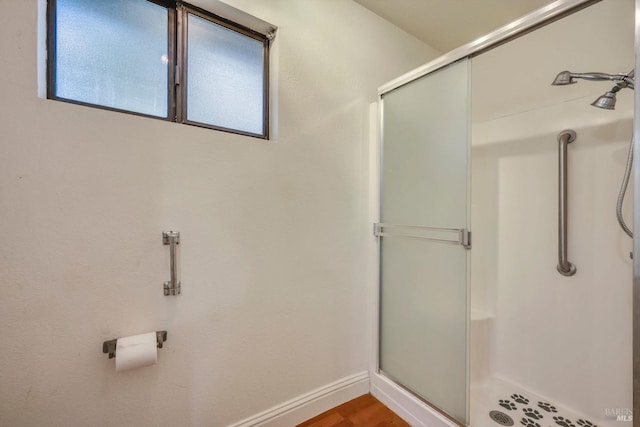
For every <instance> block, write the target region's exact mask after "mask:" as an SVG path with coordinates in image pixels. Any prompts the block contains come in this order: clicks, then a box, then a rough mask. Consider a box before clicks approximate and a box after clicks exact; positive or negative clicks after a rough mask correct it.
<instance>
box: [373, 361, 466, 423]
mask: <svg viewBox="0 0 640 427" xmlns="http://www.w3.org/2000/svg"><path fill="white" fill-rule="evenodd" d="M370 380H371V394H372V395H373V396H375V398H376V399H378V400H379V401H381V402H382V403H384V404H385V405H387V406H388V407H389V408H390V409H391V410H392V411H394V412H395V413H396V414H398V415H399V416H400V417H401V418H403V419H404V420H405V421H407V422H408V423H409V424H411V425H412V426H413V427H459V426H458V425H457V424H455V423H454V422H452V421H450V420H448V419H447V418H445V417H444V416H443V415H441V414H439V413H438V412H436V411H435V410H433V409H431V408H430V407H429V406H428V405H427V404H426V403H424V402H422V401H421V400H420V399H418V398H416V397H415V396H413V395H412V394H411V393H409V392H408V391H406V390H404V389H403V388H401V387H399V386H398V385H396V384H394V383H393V382H392V381H391V380H389V379H388V378H386V377H385V376H383V375H380V374H377V373H374V374H372V375H371V379H370Z"/></svg>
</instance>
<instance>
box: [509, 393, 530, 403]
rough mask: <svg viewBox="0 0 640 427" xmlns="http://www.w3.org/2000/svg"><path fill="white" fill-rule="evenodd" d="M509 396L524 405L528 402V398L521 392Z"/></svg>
mask: <svg viewBox="0 0 640 427" xmlns="http://www.w3.org/2000/svg"><path fill="white" fill-rule="evenodd" d="M511 398H512V399H513V400H515V401H516V402H518V403H522V404H523V405H526V404H527V403H529V399H527V398H526V397H524V396H523V395H521V394H512V395H511Z"/></svg>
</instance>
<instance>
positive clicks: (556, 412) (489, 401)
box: [471, 379, 615, 427]
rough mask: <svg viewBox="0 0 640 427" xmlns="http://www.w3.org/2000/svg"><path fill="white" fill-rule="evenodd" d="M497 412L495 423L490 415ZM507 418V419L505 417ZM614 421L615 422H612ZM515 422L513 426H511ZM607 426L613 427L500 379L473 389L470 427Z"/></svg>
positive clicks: (491, 380) (489, 381)
mask: <svg viewBox="0 0 640 427" xmlns="http://www.w3.org/2000/svg"><path fill="white" fill-rule="evenodd" d="M492 411H497V414H496V412H494V415H495V416H494V418H496V419H497V421H495V420H493V419H492V418H491V417H490V415H489V414H490V413H491V412H492ZM503 414H504V415H506V416H507V417H505V416H504V415H503ZM613 421H615V420H613ZM511 422H512V424H511ZM511 425H513V426H516V427H521V426H525V427H605V426H608V425H611V424H609V423H603V422H601V421H599V420H598V421H597V422H596V421H595V420H591V419H589V418H588V417H585V416H583V415H580V414H579V413H576V412H574V411H571V410H569V409H567V408H565V407H563V406H562V405H560V404H557V403H554V402H550V401H549V400H547V399H544V398H542V397H540V396H538V395H536V394H534V393H532V392H530V391H527V390H524V389H522V388H520V387H517V386H515V385H513V384H510V383H507V382H505V381H501V380H498V379H490V380H488V381H486V382H485V384H484V385H483V386H473V387H472V388H471V427H498V426H511Z"/></svg>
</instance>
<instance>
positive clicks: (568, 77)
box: [551, 70, 635, 89]
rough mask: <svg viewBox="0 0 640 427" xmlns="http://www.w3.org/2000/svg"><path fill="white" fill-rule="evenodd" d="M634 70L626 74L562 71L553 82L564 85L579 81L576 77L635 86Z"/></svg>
mask: <svg viewBox="0 0 640 427" xmlns="http://www.w3.org/2000/svg"><path fill="white" fill-rule="evenodd" d="M634 74H635V73H634V70H631V71H630V72H628V73H626V74H624V73H620V74H607V73H572V72H571V71H562V72H560V73H559V74H558V75H557V76H556V78H555V79H554V80H553V82H552V83H551V84H552V85H554V86H564V85H570V84H574V83H577V82H576V79H584V80H592V81H602V80H609V81H612V82H615V83H616V84H617V85H619V86H621V87H630V88H631V89H633V88H634V83H635V82H634Z"/></svg>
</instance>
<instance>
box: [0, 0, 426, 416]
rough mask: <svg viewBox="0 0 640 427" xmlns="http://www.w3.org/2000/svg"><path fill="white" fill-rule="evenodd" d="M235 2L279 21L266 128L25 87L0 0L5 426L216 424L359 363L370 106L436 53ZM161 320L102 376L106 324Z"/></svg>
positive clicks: (14, 18)
mask: <svg viewBox="0 0 640 427" xmlns="http://www.w3.org/2000/svg"><path fill="white" fill-rule="evenodd" d="M196 3H197V4H198V5H200V6H203V7H205V8H206V7H207V1H206V0H202V1H199V2H196ZM229 3H230V4H231V5H233V6H236V7H238V8H241V9H245V10H246V11H247V12H249V13H251V14H254V15H256V16H258V17H259V18H261V19H264V20H266V21H269V22H272V23H274V24H276V25H278V26H279V32H278V38H277V46H276V49H275V53H276V55H275V57H274V61H275V64H274V65H275V66H276V68H277V69H278V73H279V74H278V79H277V93H276V94H275V96H276V97H277V103H278V106H279V111H278V124H277V127H278V129H277V134H278V138H277V140H276V141H272V142H263V141H261V140H257V139H252V138H247V137H243V136H237V135H231V134H226V133H220V132H215V131H211V130H206V129H200V128H196V127H189V126H184V125H178V124H173V123H168V122H163V121H159V120H153V119H147V118H141V117H136V116H132V115H126V114H120V113H114V112H108V111H103V110H99V109H93V108H87V107H81V106H75V105H71V104H66V103H62V102H55V101H49V100H45V99H41V98H38V97H37V93H38V92H37V66H36V65H37V62H38V61H37V60H38V56H37V26H38V22H37V15H38V14H37V10H36V2H34V1H28V2H26V1H12V2H9V1H2V6H3V13H2V14H1V15H0V60H1V61H2V64H3V65H2V70H3V78H2V80H1V82H0V85H1V89H2V93H3V95H2V97H1V98H0V125H1V126H0V128H1V130H2V137H1V139H0V144H1V146H2V148H1V151H2V156H0V219H1V221H2V226H3V227H2V228H3V231H2V236H3V238H2V241H3V243H2V245H0V272H1V274H2V276H1V277H2V285H3V286H2V289H3V290H4V295H3V296H2V298H0V325H2V334H1V335H0V336H1V339H2V347H3V357H2V358H1V360H0V425H12V426H37V425H50V426H69V425H105V426H108V425H138V426H143V425H167V426H176V425H207V426H223V425H227V424H229V423H232V422H235V421H238V420H240V419H242V418H245V417H248V416H250V415H252V414H255V413H257V412H260V411H263V410H265V409H268V408H270V407H272V406H274V405H278V404H280V403H282V402H284V401H287V400H289V399H292V398H295V397H296V396H299V395H301V394H303V393H306V392H308V391H310V390H313V389H315V388H317V387H320V386H323V385H325V384H328V383H330V382H333V381H336V380H339V379H341V378H343V377H346V376H349V375H353V374H356V373H359V372H362V371H366V370H367V355H368V348H369V347H368V344H369V342H368V340H369V327H368V318H367V313H366V307H367V304H366V303H365V302H364V301H363V299H364V298H365V297H366V284H365V281H364V280H363V267H364V263H365V262H366V260H365V257H366V251H365V249H366V245H365V243H364V242H365V241H366V239H367V238H368V237H369V235H370V224H368V223H367V222H366V218H367V216H366V215H367V213H368V200H367V194H368V188H367V186H368V179H367V177H368V170H367V167H368V150H369V147H368V142H369V140H368V131H369V123H368V119H369V107H368V106H369V103H371V102H373V101H375V97H376V88H377V86H378V85H380V84H382V83H383V82H385V81H388V80H390V79H391V78H393V77H395V76H397V75H399V74H401V73H404V72H406V71H408V70H410V69H412V68H413V67H416V66H418V65H419V64H422V63H424V62H426V61H427V60H429V59H431V58H432V57H434V56H435V55H436V52H435V51H434V50H433V49H431V48H429V47H428V46H425V45H423V44H422V43H420V42H418V41H417V40H416V39H414V38H412V37H411V36H408V35H407V34H406V33H403V32H401V31H400V30H398V29H397V28H395V27H393V26H391V25H390V24H389V23H387V22H385V21H383V20H382V19H380V18H379V17H377V16H376V15H373V14H372V13H370V12H368V11H366V10H365V9H363V8H362V7H361V6H359V5H357V4H356V3H354V2H352V1H350V0H311V1H309V0H270V1H268V2H267V1H263V2H256V1H248V0H233V1H230V2H229ZM40 30H43V29H42V28H41V29H40ZM168 229H173V230H178V231H180V232H181V235H182V236H181V237H182V241H181V244H180V248H179V252H180V258H181V260H180V262H181V280H182V289H183V294H182V295H180V296H178V297H165V296H163V294H162V283H163V282H164V281H165V280H167V279H168V274H169V272H168V248H167V247H166V246H163V245H162V244H161V232H162V231H163V230H168ZM158 329H167V330H168V332H169V339H168V342H167V344H166V346H165V348H164V349H162V350H160V351H159V364H158V365H157V366H154V367H149V368H144V369H140V370H137V371H130V372H126V373H121V374H116V373H115V372H114V366H113V365H114V361H113V360H108V358H107V356H106V355H104V354H102V352H101V345H102V341H104V340H106V339H111V338H114V337H118V336H125V335H131V334H136V333H141V332H145V331H151V330H158Z"/></svg>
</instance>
